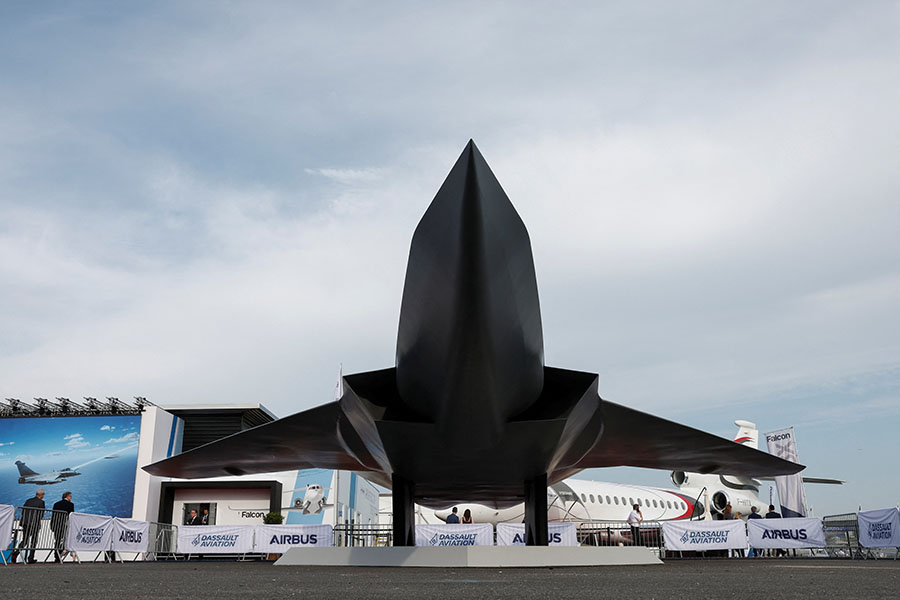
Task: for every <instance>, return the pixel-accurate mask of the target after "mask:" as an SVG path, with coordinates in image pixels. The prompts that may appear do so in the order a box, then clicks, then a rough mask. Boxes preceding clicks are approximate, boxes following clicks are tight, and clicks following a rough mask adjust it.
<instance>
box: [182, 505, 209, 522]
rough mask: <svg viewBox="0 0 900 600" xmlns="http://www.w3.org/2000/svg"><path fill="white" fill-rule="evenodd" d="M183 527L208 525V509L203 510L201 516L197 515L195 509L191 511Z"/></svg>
mask: <svg viewBox="0 0 900 600" xmlns="http://www.w3.org/2000/svg"><path fill="white" fill-rule="evenodd" d="M184 524H185V525H209V509H208V508H204V509H203V516H200V515H198V514H197V511H196V509H192V510H191V514H190V516H189V517H188V518H187V519H185V520H184Z"/></svg>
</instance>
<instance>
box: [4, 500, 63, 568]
mask: <svg viewBox="0 0 900 600" xmlns="http://www.w3.org/2000/svg"><path fill="white" fill-rule="evenodd" d="M68 530H69V513H67V512H65V511H56V510H49V509H41V508H31V507H28V506H17V507H16V513H15V516H14V518H13V532H12V540H11V541H10V543H9V546H8V547H7V548H5V549H4V550H3V552H2V554H0V556H2V559H3V563H4V564H9V563H14V562H22V563H25V564H29V563H38V562H50V561H54V560H58V559H64V558H65V557H66V553H65V546H66V534H67V533H68ZM73 560H74V559H73Z"/></svg>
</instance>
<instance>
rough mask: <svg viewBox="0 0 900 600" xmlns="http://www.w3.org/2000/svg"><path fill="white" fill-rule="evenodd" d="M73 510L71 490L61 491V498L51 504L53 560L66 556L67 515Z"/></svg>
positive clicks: (59, 559)
mask: <svg viewBox="0 0 900 600" xmlns="http://www.w3.org/2000/svg"><path fill="white" fill-rule="evenodd" d="M74 511H75V505H74V504H72V492H63V495H62V500H58V501H57V502H56V503H55V504H54V505H53V515H52V516H51V517H50V529H51V530H52V531H53V537H54V538H55V541H56V544H55V546H56V557H55V558H54V559H53V562H62V560H63V559H64V558H65V557H66V533H67V532H68V529H69V528H68V526H69V515H70V514H71V513H72V512H74Z"/></svg>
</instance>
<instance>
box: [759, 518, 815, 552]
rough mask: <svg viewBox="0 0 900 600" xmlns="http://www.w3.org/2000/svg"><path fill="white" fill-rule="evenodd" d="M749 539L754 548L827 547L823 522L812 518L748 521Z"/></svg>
mask: <svg viewBox="0 0 900 600" xmlns="http://www.w3.org/2000/svg"><path fill="white" fill-rule="evenodd" d="M747 537H749V538H750V546H752V547H753V548H824V547H825V530H824V529H823V528H822V521H820V520H819V519H813V518H810V517H796V518H793V519H747Z"/></svg>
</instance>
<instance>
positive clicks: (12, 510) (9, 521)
mask: <svg viewBox="0 0 900 600" xmlns="http://www.w3.org/2000/svg"><path fill="white" fill-rule="evenodd" d="M15 517H16V507H15V506H10V505H9V504H0V552H2V551H4V550H6V549H7V548H9V542H10V541H11V540H12V529H13V520H14V519H15Z"/></svg>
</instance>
